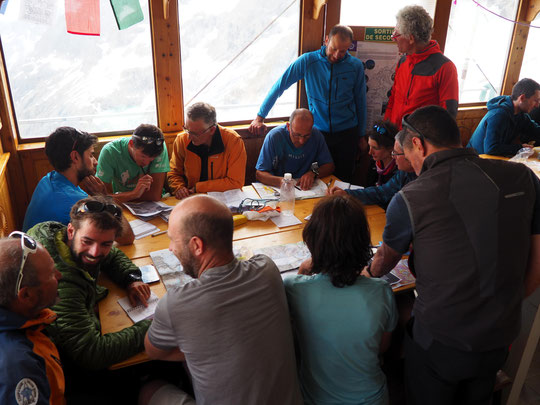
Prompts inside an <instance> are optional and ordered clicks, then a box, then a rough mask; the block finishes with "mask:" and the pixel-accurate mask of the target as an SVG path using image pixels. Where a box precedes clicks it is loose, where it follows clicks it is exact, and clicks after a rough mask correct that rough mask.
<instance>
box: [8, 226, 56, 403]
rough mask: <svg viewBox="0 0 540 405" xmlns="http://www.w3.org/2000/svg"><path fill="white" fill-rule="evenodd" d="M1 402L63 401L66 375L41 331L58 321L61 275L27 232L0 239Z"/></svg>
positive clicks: (52, 346)
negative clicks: (55, 309) (56, 311)
mask: <svg viewBox="0 0 540 405" xmlns="http://www.w3.org/2000/svg"><path fill="white" fill-rule="evenodd" d="M0 263H2V265H1V266H0V403H2V404H13V405H15V404H23V403H24V404H39V405H45V404H51V405H62V404H64V373H63V371H62V365H61V364H60V360H59V356H58V351H57V349H56V347H55V345H54V343H53V342H52V341H51V340H50V339H49V338H48V337H47V336H46V335H45V334H44V333H43V332H42V330H43V328H44V327H45V326H46V325H48V324H50V323H51V322H53V321H54V320H55V319H56V315H55V313H54V312H52V311H51V310H50V309H48V308H49V307H50V306H52V305H54V304H55V303H56V302H57V301H58V293H57V288H58V280H59V279H60V277H61V276H60V273H59V272H58V270H56V268H55V266H54V262H53V260H52V259H51V256H50V255H49V253H47V250H45V248H44V247H43V246H41V245H39V244H37V243H36V241H35V240H33V239H32V238H30V237H29V236H28V235H25V234H23V233H22V232H13V233H12V234H11V235H10V236H9V238H6V239H0Z"/></svg>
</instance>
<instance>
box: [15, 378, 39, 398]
mask: <svg viewBox="0 0 540 405" xmlns="http://www.w3.org/2000/svg"><path fill="white" fill-rule="evenodd" d="M15 399H16V400H17V404H19V405H35V404H37V402H38V399H39V391H38V388H37V385H36V383H35V382H34V381H32V380H31V379H30V378H23V379H22V380H21V381H19V383H18V384H17V386H16V387H15Z"/></svg>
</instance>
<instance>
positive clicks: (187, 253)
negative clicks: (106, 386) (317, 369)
mask: <svg viewBox="0 0 540 405" xmlns="http://www.w3.org/2000/svg"><path fill="white" fill-rule="evenodd" d="M232 235H233V221H232V217H231V212H230V211H229V210H228V209H227V207H226V206H225V205H224V204H222V203H221V202H219V201H217V200H216V199H214V198H211V197H208V196H204V195H198V196H193V197H189V198H186V199H185V200H184V201H182V202H181V203H179V204H178V205H177V206H176V208H175V209H174V210H173V212H172V214H171V217H170V221H169V238H170V239H171V242H170V247H169V249H170V250H171V251H172V252H173V253H174V254H175V256H176V257H178V259H179V260H180V262H181V263H182V266H183V267H184V271H185V272H186V273H187V274H189V275H190V276H192V277H194V278H195V279H194V280H193V281H191V282H190V283H188V284H185V285H183V286H181V287H177V288H174V289H169V290H168V291H167V293H166V294H165V296H164V297H163V298H162V299H161V300H160V302H159V304H158V307H157V309H156V313H155V315H154V321H153V323H152V325H151V327H150V329H149V330H148V333H147V335H146V338H145V348H146V353H147V354H148V356H149V357H150V358H154V359H160V360H170V361H184V360H185V361H186V363H187V367H188V368H189V371H190V374H191V376H192V381H193V389H194V393H195V400H196V401H197V404H199V405H201V404H213V405H217V404H260V405H263V404H268V405H270V404H283V405H287V404H301V403H303V402H302V397H301V394H300V390H299V386H298V380H297V376H296V366H295V358H294V348H293V339H292V332H291V326H290V320H289V312H288V309H287V300H286V298H285V291H284V287H283V282H282V281H281V276H280V273H279V271H278V269H277V267H276V265H275V264H274V263H273V262H272V261H271V260H270V259H269V258H268V257H267V256H264V255H257V256H254V257H252V258H251V259H249V260H243V261H239V260H237V259H236V258H235V257H234V254H233V250H232ZM149 401H151V403H152V404H172V403H175V404H194V403H195V402H194V400H193V398H192V397H190V396H189V395H187V394H186V393H185V392H183V391H181V390H180V389H178V388H176V387H175V386H173V385H169V384H165V383H163V382H160V381H153V382H150V383H149V384H147V385H146V386H145V387H143V389H142V390H141V396H140V402H139V403H141V404H147V403H148V402H149Z"/></svg>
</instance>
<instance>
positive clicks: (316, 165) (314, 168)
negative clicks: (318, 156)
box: [311, 162, 319, 178]
mask: <svg viewBox="0 0 540 405" xmlns="http://www.w3.org/2000/svg"><path fill="white" fill-rule="evenodd" d="M311 171H312V172H313V174H314V175H315V178H317V177H319V163H317V162H313V163H312V164H311Z"/></svg>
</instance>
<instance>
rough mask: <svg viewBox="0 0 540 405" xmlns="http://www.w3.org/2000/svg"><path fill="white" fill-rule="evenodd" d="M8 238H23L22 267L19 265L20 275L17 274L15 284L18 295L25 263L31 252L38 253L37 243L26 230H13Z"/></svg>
mask: <svg viewBox="0 0 540 405" xmlns="http://www.w3.org/2000/svg"><path fill="white" fill-rule="evenodd" d="M8 238H13V239H16V238H19V239H20V240H21V249H22V259H21V267H19V275H18V276H17V283H16V284H15V295H18V294H19V291H20V290H21V283H22V279H23V269H24V265H25V264H26V259H28V256H29V255H30V254H31V253H36V251H37V243H36V241H35V240H34V239H32V238H31V237H30V236H28V235H27V234H25V233H24V232H19V231H13V232H11V233H10V234H9V236H8Z"/></svg>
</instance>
